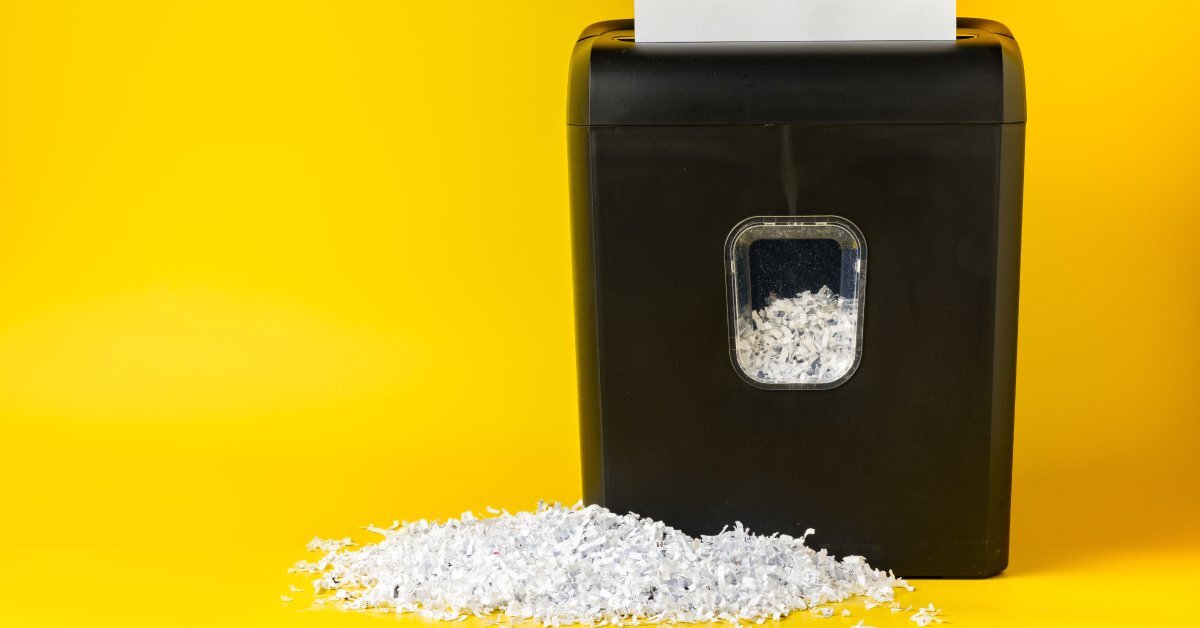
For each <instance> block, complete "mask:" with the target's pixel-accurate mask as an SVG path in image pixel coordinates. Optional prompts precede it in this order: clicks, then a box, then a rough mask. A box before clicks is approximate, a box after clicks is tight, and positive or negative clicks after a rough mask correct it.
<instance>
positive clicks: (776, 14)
mask: <svg viewBox="0 0 1200 628" xmlns="http://www.w3.org/2000/svg"><path fill="white" fill-rule="evenodd" d="M954 12H955V0H635V2H634V19H635V20H636V24H637V29H636V38H637V41H639V42H689V41H854V40H937V39H944V40H949V39H954V36H955V27H954Z"/></svg>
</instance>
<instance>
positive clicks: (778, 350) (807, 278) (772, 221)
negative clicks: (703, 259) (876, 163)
mask: <svg viewBox="0 0 1200 628" xmlns="http://www.w3.org/2000/svg"><path fill="white" fill-rule="evenodd" d="M725 268H726V273H727V275H728V291H729V308H728V309H729V350H730V356H731V358H732V361H733V366H734V368H735V369H736V370H737V372H738V373H739V374H740V375H741V376H742V377H743V379H745V380H746V381H748V382H749V383H751V384H752V385H754V386H757V387H759V388H779V389H822V388H833V387H835V386H839V385H841V384H842V383H844V382H845V381H846V380H848V379H849V378H850V377H851V376H852V375H853V374H854V370H855V369H856V368H858V361H859V359H860V357H861V355H862V329H863V325H862V322H863V314H864V308H863V305H864V290H865V287H866V271H867V247H866V242H865V240H864V238H863V235H862V232H861V231H859V230H858V228H857V227H855V226H854V224H853V223H851V222H850V221H849V220H846V219H845V218H840V217H837V216H759V217H755V218H750V219H747V220H745V221H743V222H741V223H740V224H738V225H737V226H736V227H734V229H733V231H731V232H730V234H729V238H728V240H727V241H726V244H725Z"/></svg>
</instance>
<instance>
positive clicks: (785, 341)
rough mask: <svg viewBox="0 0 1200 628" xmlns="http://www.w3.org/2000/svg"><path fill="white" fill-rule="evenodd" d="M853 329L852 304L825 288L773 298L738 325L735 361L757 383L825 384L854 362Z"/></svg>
mask: <svg viewBox="0 0 1200 628" xmlns="http://www.w3.org/2000/svg"><path fill="white" fill-rule="evenodd" d="M857 325H858V302H857V300H855V299H846V298H844V297H841V296H838V295H837V294H834V292H833V291H832V290H830V289H829V287H828V286H823V287H822V288H821V289H820V290H818V291H817V292H816V293H815V294H814V293H812V292H809V291H805V292H802V293H800V294H798V295H796V296H795V297H792V298H785V299H775V300H774V301H771V302H770V303H768V304H767V306H766V307H764V308H762V309H760V310H754V311H753V312H751V314H750V320H746V319H745V318H742V319H741V320H739V321H738V336H737V357H738V362H739V363H740V364H741V367H742V369H743V370H744V371H745V372H746V374H747V375H750V376H751V377H753V378H754V379H756V380H758V381H760V382H765V383H772V384H829V383H832V382H835V381H837V380H839V379H841V378H842V376H844V375H845V374H846V373H847V372H848V371H849V370H850V367H851V366H852V365H853V364H854V358H855V347H856V344H857V341H858V337H857V331H858V329H857Z"/></svg>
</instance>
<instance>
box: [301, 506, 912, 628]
mask: <svg viewBox="0 0 1200 628" xmlns="http://www.w3.org/2000/svg"><path fill="white" fill-rule="evenodd" d="M488 510H489V512H491V513H493V514H494V515H496V516H491V517H486V518H476V517H475V516H474V515H473V514H471V513H470V512H467V513H464V514H463V515H462V517H461V518H460V519H450V520H448V521H446V522H445V523H436V522H434V523H431V522H428V521H425V520H421V521H417V522H414V523H406V524H400V523H398V522H397V523H395V524H393V526H392V527H390V528H388V529H383V528H378V527H374V526H371V527H369V528H368V529H369V530H371V531H372V532H374V533H377V534H379V535H381V536H382V537H383V540H382V541H380V542H378V543H375V544H373V545H366V546H363V547H353V544H352V543H351V542H350V540H349V539H345V540H341V541H336V540H334V541H329V540H323V539H314V540H313V542H312V543H310V544H309V549H310V550H314V551H322V552H324V556H323V557H321V558H320V559H319V560H317V561H315V562H307V561H301V562H299V563H297V564H296V566H295V568H294V569H293V571H299V572H308V573H314V574H319V578H317V579H316V580H315V581H314V586H315V588H316V591H317V593H318V601H320V602H325V601H328V600H337V601H340V602H341V604H342V606H343V607H345V608H348V609H382V610H385V611H394V612H411V613H417V614H419V615H422V616H424V617H429V618H436V619H450V620H453V619H462V618H465V617H467V616H471V615H474V616H478V617H488V616H491V615H492V614H493V613H498V614H501V615H505V616H508V617H509V618H510V619H514V620H532V621H538V622H542V623H544V624H546V625H560V624H573V623H583V624H593V625H605V624H607V625H631V624H636V623H642V622H701V621H727V622H735V623H736V622H759V623H761V622H762V621H765V620H768V619H779V618H781V617H783V616H785V615H787V614H789V613H791V612H793V611H797V610H803V609H815V608H816V607H818V606H819V605H821V604H826V603H832V602H840V601H843V600H846V599H848V598H851V597H854V596H865V597H866V598H869V600H872V601H874V602H875V603H886V602H890V601H891V600H892V599H893V596H894V590H895V589H896V588H898V587H903V588H909V589H910V590H911V587H909V586H908V584H907V583H905V582H904V581H903V580H901V579H899V578H896V577H895V576H894V575H892V574H891V573H890V572H888V573H885V572H882V571H880V570H877V569H872V568H871V567H870V566H869V565H868V564H867V563H866V561H865V560H863V559H862V558H861V557H857V556H847V557H845V558H843V559H841V560H838V559H837V558H835V557H832V556H829V555H828V554H827V553H826V552H825V551H824V550H820V551H816V550H813V549H811V548H809V547H807V546H806V545H805V538H806V537H807V536H808V535H809V534H812V532H813V531H812V530H809V531H808V532H807V533H806V534H805V536H802V537H799V538H795V537H791V536H786V535H772V536H758V535H755V534H752V533H750V532H749V531H748V530H746V529H745V528H744V527H743V526H742V525H741V524H740V523H738V524H736V525H735V526H734V527H733V528H731V529H729V528H727V529H725V530H724V531H722V532H721V533H720V534H717V535H715V536H702V537H700V538H698V539H697V538H693V537H691V536H688V535H687V534H684V533H682V532H680V531H678V530H675V529H674V528H671V527H668V526H667V525H665V524H663V523H662V522H659V521H655V520H653V519H648V518H644V517H640V516H638V515H636V514H625V515H621V514H616V513H613V512H610V511H609V510H607V509H604V508H601V507H599V506H586V507H585V506H582V505H581V504H576V505H575V506H572V507H564V506H561V505H559V504H554V505H550V506H547V505H545V504H542V503H539V504H538V508H537V510H536V511H534V512H520V513H516V514H510V513H508V512H507V511H495V510H493V509H490V508H489V509H488ZM826 616H827V615H826Z"/></svg>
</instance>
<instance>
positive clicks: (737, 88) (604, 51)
mask: <svg viewBox="0 0 1200 628" xmlns="http://www.w3.org/2000/svg"><path fill="white" fill-rule="evenodd" d="M569 91H570V98H569V103H568V111H567V122H568V124H571V125H583V126H623V125H730V124H820V123H834V124H836V123H862V124H871V123H934V124H938V123H941V124H949V123H976V124H978V123H995V124H1000V123H1012V122H1024V121H1025V76H1024V70H1023V69H1022V65H1021V52H1020V50H1019V49H1018V47H1017V42H1016V40H1015V39H1013V36H1012V33H1011V32H1010V31H1009V30H1008V29H1007V28H1006V27H1004V26H1003V25H1002V24H999V23H997V22H992V21H989V20H980V19H974V18H959V19H958V39H957V40H956V41H854V42H719V43H634V41H633V20H614V21H610V22H601V23H599V24H593V25H592V26H589V27H588V28H587V29H585V30H584V31H583V33H582V34H581V35H580V38H579V41H578V42H577V43H576V45H575V52H574V54H573V56H572V58H571V76H570V90H569Z"/></svg>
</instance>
